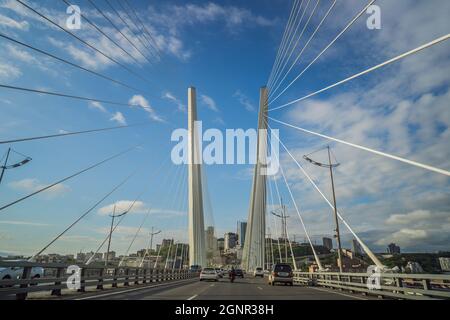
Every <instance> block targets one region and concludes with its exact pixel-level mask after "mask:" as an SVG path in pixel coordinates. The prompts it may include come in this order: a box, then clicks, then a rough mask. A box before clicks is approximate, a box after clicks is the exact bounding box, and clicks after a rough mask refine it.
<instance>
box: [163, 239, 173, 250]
mask: <svg viewBox="0 0 450 320" xmlns="http://www.w3.org/2000/svg"><path fill="white" fill-rule="evenodd" d="M172 244H173V239H163V241H162V242H161V246H162V247H163V248H165V247H170V246H171V245H172Z"/></svg>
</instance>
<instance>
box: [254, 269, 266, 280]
mask: <svg viewBox="0 0 450 320" xmlns="http://www.w3.org/2000/svg"><path fill="white" fill-rule="evenodd" d="M253 276H254V277H255V278H256V277H261V278H264V270H263V268H260V267H258V268H256V269H255V271H253Z"/></svg>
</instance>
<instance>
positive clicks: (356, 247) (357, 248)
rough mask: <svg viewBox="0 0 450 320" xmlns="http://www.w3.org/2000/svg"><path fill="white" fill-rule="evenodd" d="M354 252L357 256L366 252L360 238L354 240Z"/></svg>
mask: <svg viewBox="0 0 450 320" xmlns="http://www.w3.org/2000/svg"><path fill="white" fill-rule="evenodd" d="M352 252H353V254H355V255H357V256H362V255H363V254H364V251H363V249H362V247H361V245H360V244H359V242H358V240H356V239H353V240H352Z"/></svg>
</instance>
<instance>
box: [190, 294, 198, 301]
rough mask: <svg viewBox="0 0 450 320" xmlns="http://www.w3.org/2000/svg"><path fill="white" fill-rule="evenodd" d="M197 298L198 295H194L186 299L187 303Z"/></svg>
mask: <svg viewBox="0 0 450 320" xmlns="http://www.w3.org/2000/svg"><path fill="white" fill-rule="evenodd" d="M197 297H198V294H195V295H193V296H192V297H190V298H188V301H190V300H194V299H195V298H197Z"/></svg>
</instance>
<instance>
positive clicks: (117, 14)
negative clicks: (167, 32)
mask: <svg viewBox="0 0 450 320" xmlns="http://www.w3.org/2000/svg"><path fill="white" fill-rule="evenodd" d="M105 2H106V3H107V4H108V6H109V7H110V8H111V10H112V11H113V12H114V13H115V15H116V16H118V17H119V19H120V21H122V22H123V24H124V25H125V26H126V27H127V28H128V30H130V32H131V33H132V34H133V35H134V36H135V37H136V39H138V41H139V43H140V44H141V45H142V46H143V47H144V48H145V49H147V51H148V52H149V53H151V51H150V49H149V47H148V46H147V44H146V43H144V42H143V41H142V39H141V38H140V37H139V35H138V34H137V33H136V32H134V31H133V29H132V28H131V27H130V25H129V24H128V22H127V21H126V20H125V19H124V18H123V17H122V15H121V14H120V12H119V11H117V10H116V8H114V6H113V5H112V4H111V2H109V0H105ZM119 2H120V1H119ZM133 23H134V22H133ZM151 63H152V64H153V61H152V62H151Z"/></svg>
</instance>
